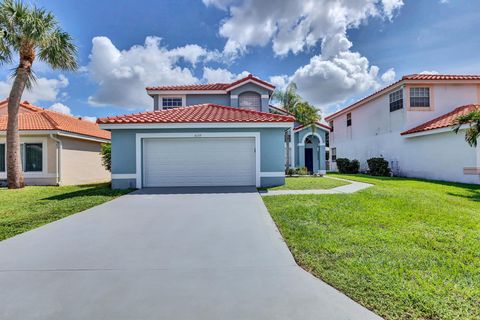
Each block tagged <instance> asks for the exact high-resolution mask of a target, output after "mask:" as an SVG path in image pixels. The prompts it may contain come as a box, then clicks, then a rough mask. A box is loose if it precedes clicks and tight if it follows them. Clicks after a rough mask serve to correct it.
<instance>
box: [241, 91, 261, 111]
mask: <svg viewBox="0 0 480 320" xmlns="http://www.w3.org/2000/svg"><path fill="white" fill-rule="evenodd" d="M238 105H239V107H240V108H242V109H249V110H255V111H260V110H261V109H262V100H261V99H260V95H259V94H258V93H256V92H245V93H242V94H241V95H239V96H238Z"/></svg>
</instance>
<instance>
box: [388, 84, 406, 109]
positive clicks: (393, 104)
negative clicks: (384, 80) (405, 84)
mask: <svg viewBox="0 0 480 320" xmlns="http://www.w3.org/2000/svg"><path fill="white" fill-rule="evenodd" d="M389 98H390V112H393V111H396V110H400V109H402V108H403V90H402V89H400V90H397V91H394V92H392V93H390V95H389Z"/></svg>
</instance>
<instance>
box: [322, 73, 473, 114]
mask: <svg viewBox="0 0 480 320" xmlns="http://www.w3.org/2000/svg"><path fill="white" fill-rule="evenodd" d="M419 80H420V81H452V80H456V81H480V75H448V74H410V75H405V76H403V77H402V79H400V80H398V81H396V82H394V83H392V84H390V85H388V86H386V87H385V88H382V89H380V90H378V91H375V92H374V93H372V94H371V95H368V96H366V97H365V98H362V99H360V100H358V101H357V102H355V103H353V104H351V105H349V106H347V107H345V108H343V109H341V110H339V111H337V112H335V113H333V114H331V115H329V116H327V117H326V118H325V120H326V121H330V120H332V119H333V118H335V117H337V116H339V115H341V114H343V113H345V112H347V111H349V110H352V109H355V108H356V107H360V106H361V105H363V104H364V103H366V102H367V101H369V100H370V99H371V98H374V97H376V96H379V95H381V94H383V93H385V92H387V91H389V90H390V89H392V88H394V87H396V86H398V85H400V84H403V83H408V81H419Z"/></svg>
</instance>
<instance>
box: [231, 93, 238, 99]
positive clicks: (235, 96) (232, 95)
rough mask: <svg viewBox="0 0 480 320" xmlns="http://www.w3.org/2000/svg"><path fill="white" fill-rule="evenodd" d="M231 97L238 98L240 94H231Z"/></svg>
mask: <svg viewBox="0 0 480 320" xmlns="http://www.w3.org/2000/svg"><path fill="white" fill-rule="evenodd" d="M230 98H231V99H238V94H231V95H230Z"/></svg>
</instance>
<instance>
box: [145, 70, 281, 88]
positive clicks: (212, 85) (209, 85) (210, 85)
mask: <svg viewBox="0 0 480 320" xmlns="http://www.w3.org/2000/svg"><path fill="white" fill-rule="evenodd" d="M250 80H252V81H254V82H258V83H260V84H262V85H264V86H267V87H270V88H271V89H272V90H273V89H275V86H274V85H273V84H271V83H268V82H266V81H263V80H262V79H259V78H257V77H254V76H253V75H252V74H249V75H248V76H246V77H245V78H242V79H239V80H237V81H235V82H231V83H207V84H187V85H177V86H155V87H147V88H146V89H147V90H165V91H189V90H192V91H212V90H228V89H230V88H231V87H234V86H236V85H237V84H240V83H242V82H246V81H250Z"/></svg>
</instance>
